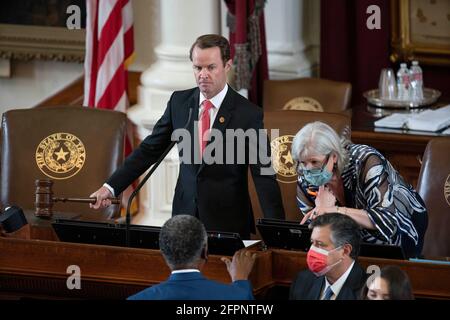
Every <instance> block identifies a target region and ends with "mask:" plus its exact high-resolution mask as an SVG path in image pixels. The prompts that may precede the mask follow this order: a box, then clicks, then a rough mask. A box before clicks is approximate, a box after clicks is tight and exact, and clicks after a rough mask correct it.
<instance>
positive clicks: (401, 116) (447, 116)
mask: <svg viewBox="0 0 450 320" xmlns="http://www.w3.org/2000/svg"><path fill="white" fill-rule="evenodd" d="M374 124H375V127H384V128H394V129H404V130H417V131H431V132H436V131H440V130H442V129H444V128H447V127H448V126H450V105H448V106H445V107H442V108H439V109H435V110H426V111H423V112H420V113H413V114H407V113H393V114H391V115H390V116H387V117H385V118H383V119H380V120H377V121H375V122H374Z"/></svg>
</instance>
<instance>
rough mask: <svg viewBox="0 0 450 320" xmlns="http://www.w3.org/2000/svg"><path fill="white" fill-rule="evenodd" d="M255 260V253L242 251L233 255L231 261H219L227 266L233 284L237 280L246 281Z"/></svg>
mask: <svg viewBox="0 0 450 320" xmlns="http://www.w3.org/2000/svg"><path fill="white" fill-rule="evenodd" d="M255 258H256V253H252V252H250V251H248V250H245V249H243V250H239V251H237V252H236V253H235V254H234V256H233V260H232V261H230V259H228V258H225V257H223V258H221V260H222V261H223V262H225V264H226V265H227V270H228V273H229V274H230V277H231V280H232V281H233V282H234V281H237V280H248V275H249V274H250V272H251V271H252V268H253V265H254V264H255Z"/></svg>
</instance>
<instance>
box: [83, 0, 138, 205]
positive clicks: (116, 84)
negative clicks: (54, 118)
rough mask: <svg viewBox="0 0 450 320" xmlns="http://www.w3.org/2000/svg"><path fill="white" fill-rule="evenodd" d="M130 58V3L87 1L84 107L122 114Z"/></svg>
mask: <svg viewBox="0 0 450 320" xmlns="http://www.w3.org/2000/svg"><path fill="white" fill-rule="evenodd" d="M133 57H134V41H133V10H132V5H131V0H86V56H85V61H84V73H85V76H84V101H83V105H84V106H87V107H92V108H104V109H111V110H116V111H122V112H125V111H126V109H127V107H128V105H129V102H128V96H127V87H128V76H127V68H128V66H129V65H130V64H131V62H132V60H133ZM131 139H132V136H131V135H128V137H127V139H126V140H125V152H126V155H128V154H129V153H130V152H131V143H130V142H131ZM131 192H132V187H131V188H128V189H127V190H125V191H124V194H123V198H122V202H123V203H124V205H126V201H128V196H127V195H129V194H131ZM133 207H134V208H133V209H136V207H137V206H136V204H134V205H133ZM133 209H132V212H133V211H136V210H133Z"/></svg>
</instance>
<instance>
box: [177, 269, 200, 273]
mask: <svg viewBox="0 0 450 320" xmlns="http://www.w3.org/2000/svg"><path fill="white" fill-rule="evenodd" d="M189 272H198V273H200V270H198V269H180V270H173V271H172V274H176V273H189Z"/></svg>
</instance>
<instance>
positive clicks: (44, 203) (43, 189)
mask: <svg viewBox="0 0 450 320" xmlns="http://www.w3.org/2000/svg"><path fill="white" fill-rule="evenodd" d="M35 185H36V192H35V195H36V202H35V206H36V211H35V213H34V214H35V216H36V217H40V218H50V217H51V216H52V215H53V204H54V203H55V202H79V203H92V204H94V203H96V202H97V198H56V197H53V190H52V186H53V181H52V180H50V179H42V180H36V181H35ZM109 200H111V203H112V204H120V200H119V199H117V198H109Z"/></svg>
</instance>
